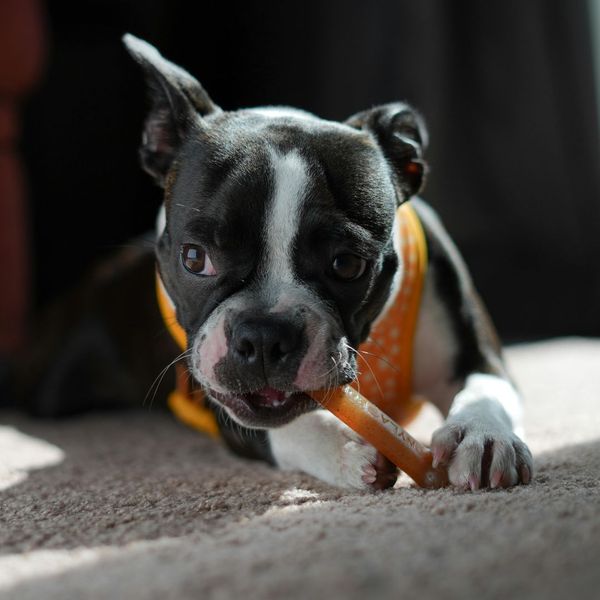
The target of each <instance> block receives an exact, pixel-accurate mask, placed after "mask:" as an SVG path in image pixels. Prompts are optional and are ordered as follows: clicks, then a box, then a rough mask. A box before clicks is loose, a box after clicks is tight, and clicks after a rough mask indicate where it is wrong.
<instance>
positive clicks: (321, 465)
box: [269, 410, 397, 490]
mask: <svg viewBox="0 0 600 600" xmlns="http://www.w3.org/2000/svg"><path fill="white" fill-rule="evenodd" d="M269 439H270V442H271V450H272V452H273V456H274V458H275V461H276V462H277V464H278V465H279V466H280V467H281V468H283V469H300V470H302V471H305V472H306V473H309V474H310V475H313V476H315V477H318V478H319V479H321V480H323V481H325V482H326V483H329V484H332V485H336V486H338V487H342V488H350V489H362V490H366V489H384V488H387V487H390V486H392V485H393V484H394V483H395V481H396V478H397V469H396V467H395V466H394V465H393V464H392V463H390V462H389V461H388V460H387V459H386V458H385V457H383V456H382V455H381V454H379V453H378V452H377V450H376V449H375V448H374V447H373V446H371V445H370V444H367V443H366V442H364V441H363V440H362V439H361V438H360V437H359V436H358V435H357V434H356V433H354V431H352V430H351V429H350V428H349V427H347V426H346V425H344V424H343V423H342V422H341V421H339V420H338V419H337V418H336V417H334V416H333V415H332V414H330V413H326V412H325V411H322V410H317V411H314V412H311V413H308V414H305V415H302V416H300V417H298V418H297V419H295V420H294V421H293V422H292V423H290V424H288V425H285V426H284V427H280V428H278V429H274V430H271V431H269Z"/></svg>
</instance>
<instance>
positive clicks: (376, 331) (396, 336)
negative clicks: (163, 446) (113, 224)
mask: <svg viewBox="0 0 600 600" xmlns="http://www.w3.org/2000/svg"><path fill="white" fill-rule="evenodd" d="M396 216H397V223H398V240H397V242H398V245H399V246H400V247H399V248H398V249H399V251H400V253H401V256H402V267H403V272H402V280H401V285H400V289H399V290H397V292H396V297H395V299H394V300H393V302H392V303H391V304H389V305H388V307H387V308H386V310H385V313H384V314H383V315H382V316H381V317H380V318H379V319H378V320H377V321H376V322H375V324H374V326H373V327H372V329H371V333H370V335H369V337H368V339H367V340H366V341H365V342H364V343H362V344H361V345H360V347H359V355H358V366H359V376H358V380H356V381H354V382H353V383H352V384H351V385H352V386H353V387H355V388H356V389H357V390H358V391H360V393H361V394H362V395H363V396H366V397H367V398H369V399H370V400H371V402H373V403H374V404H376V405H377V406H378V407H379V408H380V409H381V410H382V411H383V412H385V413H386V414H388V415H389V416H390V417H392V418H393V419H394V420H395V421H396V422H397V423H399V424H400V425H406V423H408V422H409V421H411V420H412V419H413V418H414V417H415V416H416V415H417V413H418V412H419V409H420V408H421V406H422V400H420V399H419V398H417V397H415V396H413V394H412V362H413V338H414V334H415V329H416V324H417V317H418V314H419V306H420V303H421V292H422V288H423V283H424V280H425V273H426V270H427V243H426V240H425V234H424V232H423V227H422V226H421V222H420V220H419V217H418V216H417V214H416V212H415V210H414V209H413V207H412V206H410V204H409V203H404V204H402V205H401V206H400V208H399V209H398V211H397V213H396ZM156 295H157V298H158V305H159V307H160V311H161V314H162V316H163V320H164V322H165V325H166V326H167V329H168V330H169V331H170V333H171V335H172V337H173V339H174V340H175V341H176V342H177V344H178V345H179V347H180V348H181V349H182V350H185V349H186V348H187V336H186V333H185V331H184V330H183V328H182V327H181V326H180V325H179V323H178V322H177V317H176V314H175V308H174V307H173V305H172V303H171V301H170V299H169V298H168V296H167V293H166V291H165V289H164V286H163V284H162V281H161V280H160V276H159V275H158V274H157V277H156ZM176 370H177V387H176V389H175V390H174V391H173V392H171V394H169V398H168V404H169V407H170V409H171V410H172V411H173V413H174V414H175V415H176V416H177V417H178V418H179V419H180V420H181V421H183V422H184V423H186V424H187V425H189V426H191V427H193V428H195V429H198V430H200V431H203V432H205V433H208V434H209V435H212V436H214V437H218V436H219V428H218V425H217V421H216V418H215V415H214V413H213V412H212V411H211V410H210V409H209V408H208V407H207V406H206V400H205V396H204V393H203V392H202V390H201V389H198V388H194V387H193V382H192V380H191V377H190V375H189V373H188V372H187V369H186V367H185V366H183V365H181V364H180V363H178V364H177V367H176Z"/></svg>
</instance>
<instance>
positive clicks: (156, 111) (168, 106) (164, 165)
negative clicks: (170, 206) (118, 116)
mask: <svg viewBox="0 0 600 600" xmlns="http://www.w3.org/2000/svg"><path fill="white" fill-rule="evenodd" d="M123 43H124V44H125V46H126V47H127V50H128V51H129V53H130V54H131V56H132V57H133V58H134V60H135V61H136V62H137V63H138V64H139V65H140V66H141V67H142V69H143V70H144V74H145V76H146V82H147V83H148V87H149V89H150V98H151V101H152V107H151V109H150V114H149V115H148V118H147V119H146V123H145V126H144V134H143V136H142V146H141V148H140V155H141V158H142V165H143V167H144V169H146V171H148V173H150V174H151V175H152V176H153V177H154V178H155V179H156V180H157V182H158V183H159V184H160V185H164V180H165V177H166V175H167V173H168V171H169V168H170V166H171V163H172V162H173V158H174V157H175V155H176V154H177V151H178V150H179V147H180V145H181V143H182V141H183V139H184V138H185V136H186V134H187V133H189V131H190V130H191V129H192V128H194V127H196V128H198V129H200V128H201V127H202V118H201V117H203V116H205V115H209V114H212V113H215V112H220V108H219V107H218V106H216V105H215V104H214V103H213V101H212V100H211V99H210V97H209V96H208V94H207V93H206V92H205V91H204V88H203V87H202V86H201V85H200V83H199V82H198V81H196V79H194V78H193V77H192V76H191V75H190V74H189V73H188V72H187V71H184V70H183V69H182V68H181V67H178V66H177V65H175V64H173V63H172V62H169V61H168V60H166V59H165V58H163V57H162V56H161V55H160V54H159V52H158V50H156V48H154V46H151V45H150V44H148V43H147V42H144V41H143V40H140V39H139V38H136V37H135V36H133V35H131V34H126V35H124V36H123Z"/></svg>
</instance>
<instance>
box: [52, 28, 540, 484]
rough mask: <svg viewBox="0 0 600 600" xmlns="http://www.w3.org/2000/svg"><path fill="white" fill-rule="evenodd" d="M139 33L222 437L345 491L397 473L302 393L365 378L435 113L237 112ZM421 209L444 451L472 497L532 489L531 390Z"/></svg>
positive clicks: (422, 382) (428, 345) (183, 301)
mask: <svg viewBox="0 0 600 600" xmlns="http://www.w3.org/2000/svg"><path fill="white" fill-rule="evenodd" d="M124 41H125V44H126V46H127V48H128V50H129V52H130V53H131V55H132V56H133V58H134V59H135V60H136V62H137V63H138V64H139V65H140V66H141V67H142V69H143V71H144V73H145V77H146V80H147V82H148V84H149V88H150V92H151V99H152V108H151V111H150V114H149V116H148V118H147V121H146V124H145V129H144V133H143V142H142V147H141V157H142V164H143V166H144V168H145V169H146V170H147V171H148V172H149V173H150V174H151V175H152V176H153V177H154V179H155V180H156V181H157V183H158V184H159V185H160V186H162V187H163V188H164V206H163V208H162V209H161V213H160V216H159V222H158V238H157V244H156V259H157V262H158V270H159V272H160V276H161V279H162V282H163V284H164V287H165V290H166V292H167V294H168V296H169V298H170V300H171V301H172V303H173V305H174V306H175V309H176V314H177V319H178V321H179V323H180V324H181V326H182V327H183V328H184V330H185V332H186V334H187V340H188V351H187V353H186V358H187V361H188V368H189V370H190V372H191V373H192V375H193V377H194V378H195V379H196V380H197V381H198V382H199V383H200V384H201V385H202V387H203V388H204V389H205V390H206V392H207V393H208V395H209V396H210V398H211V399H212V402H213V404H214V407H215V410H216V412H217V413H218V415H219V422H220V424H221V429H222V433H223V437H224V438H225V439H226V440H227V441H229V442H230V444H231V445H232V446H233V447H234V448H236V449H238V450H240V451H243V452H245V453H246V454H251V455H254V456H260V457H263V458H267V459H269V460H271V461H272V462H274V463H275V464H277V465H278V466H280V467H281V468H284V469H301V470H303V471H305V472H307V473H310V474H312V475H314V476H316V477H318V478H320V479H322V480H324V481H326V482H329V483H332V484H335V485H339V486H342V487H348V488H372V487H382V486H383V485H388V484H389V483H391V482H393V480H394V477H389V470H390V467H389V464H387V462H386V461H385V460H382V457H381V456H379V455H378V453H377V451H376V450H375V449H374V448H373V447H371V446H370V445H368V444H366V443H364V442H362V440H360V439H359V438H358V436H357V435H356V434H355V433H354V432H353V431H351V430H350V429H348V428H347V427H346V426H345V425H343V424H342V423H341V422H340V421H338V420H337V419H336V418H335V417H334V416H333V415H331V414H329V413H328V412H327V411H324V410H320V409H318V408H317V407H316V404H315V403H314V402H313V401H312V400H311V399H310V398H309V397H308V396H307V395H306V394H304V393H303V392H304V391H308V390H314V389H322V388H327V387H331V386H333V385H339V384H341V383H344V382H349V381H351V380H352V379H353V378H354V377H355V376H356V370H357V364H356V360H357V358H356V352H355V351H354V348H358V347H359V345H360V344H361V342H363V341H364V340H365V339H366V338H367V336H368V334H369V331H370V327H371V325H372V323H373V322H374V320H375V319H376V318H377V317H378V315H379V314H380V313H381V312H382V311H383V310H384V309H385V306H386V303H388V301H389V300H390V298H392V297H393V296H394V294H396V292H397V290H398V287H399V286H402V265H401V264H400V261H399V256H398V251H397V248H396V247H395V244H394V239H395V235H396V232H395V228H396V222H395V214H396V209H397V207H398V205H399V204H401V203H403V202H405V201H407V200H408V199H409V198H411V197H413V196H414V195H415V194H417V193H418V192H419V190H420V188H421V186H422V180H423V176H424V172H423V171H424V169H425V166H424V163H423V161H422V159H421V155H422V151H423V149H424V146H425V144H426V137H427V134H426V131H425V129H424V126H423V123H422V120H421V118H420V117H419V116H418V115H417V114H416V113H415V111H413V110H412V109H411V108H410V107H409V106H407V105H405V104H401V103H397V104H388V105H384V106H379V107H376V108H373V109H371V110H368V111H365V112H362V113H360V114H357V115H354V116H352V117H351V118H350V119H348V120H347V121H346V122H344V123H337V122H331V121H326V120H322V119H319V118H317V117H315V116H314V115H312V114H309V113H306V112H303V111H299V110H294V109H289V108H274V107H266V108H255V109H244V110H238V111H235V112H225V111H223V110H221V109H220V108H219V107H218V106H216V105H215V104H214V103H213V102H212V100H211V99H210V98H209V96H208V95H207V93H206V92H205V90H204V89H203V88H202V86H201V85H200V83H198V81H196V80H195V79H194V78H193V77H192V76H191V75H189V74H188V73H187V72H186V71H184V70H183V69H181V68H180V67H178V66H176V65H174V64H172V63H170V62H169V61H167V60H165V59H164V58H163V57H162V56H161V55H160V54H159V53H158V52H157V51H156V50H155V49H154V48H153V47H152V46H150V45H148V44H147V43H145V42H143V41H141V40H139V39H137V38H135V37H133V36H130V35H127V36H125V38H124ZM411 202H412V203H413V205H414V208H415V209H416V211H417V213H418V215H419V218H420V220H421V222H422V225H423V228H424V230H425V235H426V240H427V247H428V254H429V266H428V270H427V276H426V280H425V283H424V290H423V295H422V300H421V307H420V312H419V319H418V323H417V329H416V334H415V340H414V359H413V374H412V380H413V386H414V392H415V393H416V394H418V395H419V396H422V397H425V398H427V399H428V400H430V401H431V402H432V403H434V404H435V405H436V406H437V407H438V408H439V409H440V410H441V412H442V413H443V414H444V415H446V417H447V418H446V422H445V424H444V425H443V426H442V427H441V428H440V429H438V430H437V431H436V432H435V433H434V434H433V438H432V441H431V448H432V451H433V454H434V460H435V462H436V463H440V464H447V465H448V471H449V479H450V482H451V483H452V484H453V485H455V486H459V487H462V488H466V489H472V490H476V489H479V488H482V487H492V488H494V487H508V486H513V485H515V484H517V483H528V482H529V481H530V479H531V476H532V473H533V466H532V458H531V454H530V452H529V450H528V448H527V446H526V445H525V444H524V442H523V441H522V440H521V438H520V437H519V436H521V435H522V434H521V400H520V397H519V394H518V392H517V391H516V389H515V387H514V386H513V384H512V383H511V381H510V379H509V377H508V375H507V373H506V370H505V367H504V364H503V361H502V358H501V350H500V347H499V344H498V341H497V339H496V336H495V333H494V330H493V327H492V325H491V323H490V321H489V319H488V317H487V315H486V311H485V309H484V307H483V305H482V304H481V301H480V300H479V298H478V297H477V294H476V292H475V290H474V287H473V284H472V283H471V280H470V278H469V274H468V273H467V270H466V268H465V265H464V263H463V261H462V260H461V257H460V256H459V254H458V252H457V250H456V248H455V247H454V245H453V243H452V242H451V240H450V238H449V237H448V234H447V233H446V231H445V230H444V229H443V227H442V225H441V224H440V222H439V220H438V218H437V217H436V215H435V214H434V212H433V211H432V209H431V208H429V207H428V206H427V205H426V204H425V203H423V202H422V201H421V200H419V199H417V198H412V200H411ZM88 337H93V336H91V335H90V336H88ZM107 345H109V342H107ZM138 353H139V349H138ZM106 354H110V352H109V351H107V352H106ZM171 358H174V356H172V357H171ZM63 371H64V369H63ZM64 375H65V373H62V375H61V377H63V376H64ZM232 421H233V422H232ZM240 426H241V427H240ZM244 428H248V429H252V430H255V433H253V434H252V435H249V436H246V437H244V436H243V435H241V433H240V432H243V430H244ZM382 482H383V484H382Z"/></svg>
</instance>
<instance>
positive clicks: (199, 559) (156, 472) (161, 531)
mask: <svg viewBox="0 0 600 600" xmlns="http://www.w3.org/2000/svg"><path fill="white" fill-rule="evenodd" d="M508 357H509V361H510V365H511V367H512V370H513V372H514V374H515V377H516V379H517V380H518V382H519V383H520V385H521V388H522V390H523V392H524V394H525V396H526V398H527V409H526V412H527V429H528V441H529V442H530V445H531V448H532V450H533V451H534V454H535V457H536V467H537V473H536V477H535V481H534V483H533V484H532V485H530V486H527V487H519V488H515V489H512V490H508V491H494V492H478V493H474V494H473V493H459V492H455V491H452V490H440V491H433V492H425V491H421V490H418V489H413V488H411V487H410V485H409V483H408V482H407V481H401V482H400V484H399V486H397V487H396V489H394V490H392V491H388V492H383V493H377V494H367V493H347V492H343V491H340V490H337V489H334V488H331V487H329V486H326V485H324V484H321V483H319V482H317V481H315V480H313V479H311V478H310V477H308V476H304V475H302V474H299V473H281V472H277V471H274V470H272V469H270V468H269V467H267V466H265V465H262V464H258V463H251V462H246V461H242V460H240V459H237V458H235V457H232V456H230V455H229V454H228V453H227V452H226V450H224V449H223V448H222V447H220V446H219V445H218V444H216V443H215V442H212V441H209V440H207V439H204V438H203V437H201V436H199V435H198V434H195V433H194V432H192V431H189V430H187V429H186V428H184V427H183V426H181V425H179V424H178V423H176V422H174V421H173V420H172V419H171V418H170V416H169V415H163V414H159V413H158V411H156V412H149V413H148V412H146V413H136V414H132V413H127V414H110V415H102V416H98V415H90V416H88V417H85V418H81V419H76V420H70V421H64V422H59V423H47V422H46V423H44V422H33V421H30V420H27V419H25V418H23V417H21V416H19V415H14V414H6V413H5V414H1V415H0V419H1V420H0V422H1V423H2V427H0V597H1V598H15V599H18V600H26V599H29V598H32V599H36V600H38V599H40V598H43V599H44V600H53V599H57V600H58V599H60V600H67V599H71V598H111V599H112V598H126V599H138V598H139V599H154V598H156V599H160V600H168V599H171V598H177V599H179V598H203V599H204V598H208V599H212V598H216V599H220V598H234V597H236V598H239V597H245V598H326V597H327V598H350V599H352V598H365V597H368V598H401V597H406V598H420V599H422V598H436V599H439V598H444V599H448V598H467V599H468V598H477V599H478V600H481V599H486V598H503V599H504V598H510V599H514V598H527V599H531V598H533V599H537V598H540V599H542V598H543V599H544V600H551V599H554V598H556V599H563V598H600V341H591V340H580V339H566V340H557V341H550V342H545V343H538V344H531V345H523V346H518V347H514V348H511V349H510V350H509V351H508ZM436 418H437V417H436V415H435V414H434V413H433V410H431V411H429V412H428V414H426V415H424V419H423V420H422V421H421V422H420V423H419V424H418V426H417V427H416V428H415V431H416V432H417V433H419V435H420V436H421V437H423V436H425V438H426V436H427V432H428V431H429V430H430V429H432V428H433V427H435V419H436ZM424 432H425V433H424Z"/></svg>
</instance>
